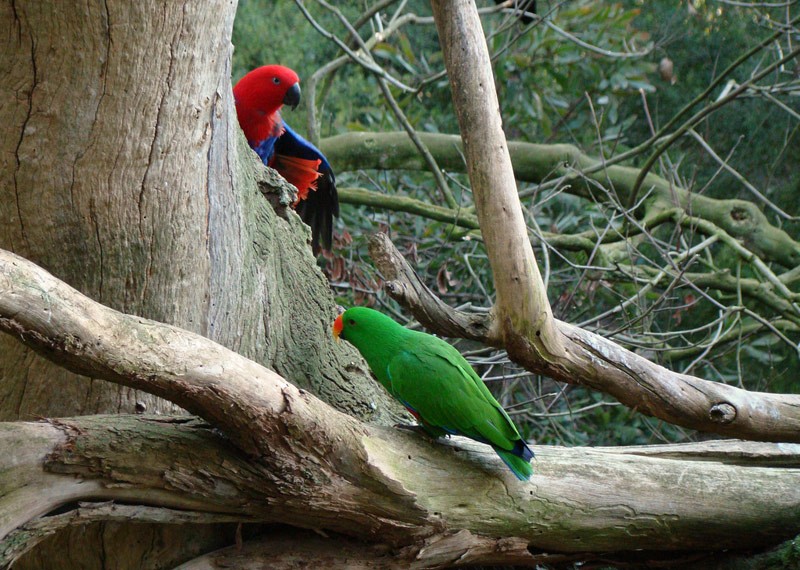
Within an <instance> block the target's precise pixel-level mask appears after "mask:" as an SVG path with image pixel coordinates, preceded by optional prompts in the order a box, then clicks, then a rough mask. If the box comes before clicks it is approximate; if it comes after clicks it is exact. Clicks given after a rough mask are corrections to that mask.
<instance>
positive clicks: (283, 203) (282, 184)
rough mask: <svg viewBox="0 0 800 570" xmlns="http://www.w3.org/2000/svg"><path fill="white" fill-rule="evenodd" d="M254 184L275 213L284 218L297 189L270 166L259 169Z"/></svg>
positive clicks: (295, 197) (292, 202)
mask: <svg viewBox="0 0 800 570" xmlns="http://www.w3.org/2000/svg"><path fill="white" fill-rule="evenodd" d="M256 184H257V185H258V190H259V192H261V195H262V196H264V198H266V199H267V202H269V203H270V205H271V206H272V209H273V210H275V213H276V214H278V216H279V217H281V218H286V215H287V211H288V209H289V208H290V207H291V205H292V204H294V201H295V200H296V199H297V189H296V188H295V187H294V186H292V185H291V184H289V183H288V182H286V180H284V179H283V177H281V176H280V175H279V174H278V173H277V172H276V171H275V170H273V169H271V168H262V169H260V170H259V174H258V178H257V180H256Z"/></svg>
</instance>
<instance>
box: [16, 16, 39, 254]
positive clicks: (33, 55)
mask: <svg viewBox="0 0 800 570" xmlns="http://www.w3.org/2000/svg"><path fill="white" fill-rule="evenodd" d="M12 8H13V11H14V18H15V20H16V21H17V22H19V37H20V38H22V21H21V20H20V19H19V18H18V16H17V10H16V5H14V4H13V3H12ZM29 35H30V39H31V69H32V71H33V84H32V85H31V90H30V92H29V93H28V97H27V99H28V111H27V113H26V114H25V120H24V121H23V123H22V127H21V128H20V133H19V140H18V141H17V147H16V149H14V160H15V161H16V167H15V168H14V199H15V201H16V206H17V217H18V219H19V228H20V235H21V236H22V241H23V242H25V250H26V251H30V242H29V241H28V236H27V235H26V232H25V222H24V219H23V215H22V204H21V203H20V197H19V184H18V183H17V175H18V174H19V170H20V168H21V167H22V161H21V160H20V158H19V153H20V149H21V148H22V142H23V141H24V140H25V130H26V129H27V127H28V121H30V119H31V116H32V115H33V93H34V91H35V90H36V85H37V83H38V79H39V78H38V72H37V69H36V40H35V38H34V35H33V30H30V32H29Z"/></svg>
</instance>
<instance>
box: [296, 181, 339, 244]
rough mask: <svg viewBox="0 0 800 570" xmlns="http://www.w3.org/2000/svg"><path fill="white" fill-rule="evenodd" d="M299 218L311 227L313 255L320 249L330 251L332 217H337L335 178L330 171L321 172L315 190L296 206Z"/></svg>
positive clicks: (337, 199)
mask: <svg viewBox="0 0 800 570" xmlns="http://www.w3.org/2000/svg"><path fill="white" fill-rule="evenodd" d="M297 213H298V214H300V218H301V219H302V220H303V221H304V222H305V223H306V224H308V225H309V226H311V247H312V249H313V251H314V255H317V254H319V252H320V250H321V249H326V250H330V249H331V247H332V245H333V217H334V216H336V217H338V216H339V194H338V192H337V191H336V178H335V177H334V175H333V172H332V171H330V170H327V171H325V170H323V173H322V175H321V176H320V177H319V178H318V179H317V189H316V190H311V191H310V192H309V193H308V197H307V198H306V199H305V200H303V201H302V202H300V203H299V204H298V205H297Z"/></svg>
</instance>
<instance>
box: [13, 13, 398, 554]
mask: <svg viewBox="0 0 800 570" xmlns="http://www.w3.org/2000/svg"><path fill="white" fill-rule="evenodd" d="M235 10H236V3H235V2H228V1H223V0H216V1H213V2H199V3H198V2H169V3H166V4H165V3H163V2H161V3H160V2H154V1H145V2H133V3H131V2H124V1H119V0H109V1H106V2H95V1H90V2H88V3H83V4H79V3H72V2H70V3H62V2H39V1H34V2H28V1H24V0H23V1H15V2H10V3H4V4H3V5H2V6H0V24H2V27H3V28H4V29H5V30H6V34H5V35H4V40H3V45H2V49H0V69H3V76H2V78H0V134H2V136H0V247H3V248H6V249H9V250H12V251H15V252H17V253H19V254H22V255H24V256H25V257H27V258H30V259H33V260H36V262H38V263H40V264H41V265H42V266H44V267H47V268H48V269H49V270H50V271H52V272H53V273H54V274H56V275H58V276H59V277H61V278H62V279H64V280H66V281H67V282H69V283H70V284H72V285H73V286H74V287H76V288H78V289H80V290H81V291H83V292H85V293H88V294H90V295H91V296H92V297H94V298H96V299H100V300H102V301H103V303H105V304H107V305H108V306H111V307H114V308H117V309H121V310H124V311H127V312H129V313H131V314H136V315H141V316H146V317H151V318H157V319H159V320H162V321H165V322H169V323H173V324H179V325H180V326H182V327H184V328H186V329H189V330H192V331H194V332H197V333H200V334H203V335H206V336H208V337H210V338H213V339H215V340H217V341H218V342H220V343H222V344H224V345H225V346H227V347H229V348H231V349H234V350H237V351H239V352H241V353H243V354H246V355H248V356H250V357H251V358H254V359H257V360H258V361H259V362H261V363H265V364H268V365H269V366H271V367H273V368H274V369H276V370H279V371H280V372H281V373H282V374H283V375H284V376H285V377H287V378H289V379H290V380H291V381H292V382H294V383H296V384H297V385H299V386H304V387H306V388H308V389H310V390H313V391H315V392H316V393H318V394H320V395H321V396H323V397H325V398H326V399H327V400H328V401H330V402H332V403H334V404H335V405H337V406H339V407H340V408H341V409H347V410H349V411H350V412H351V413H353V414H356V415H358V416H360V417H365V418H366V417H369V418H371V419H373V420H375V421H379V422H393V421H395V415H394V413H393V411H392V410H393V408H392V406H393V404H392V403H390V402H389V400H388V399H385V397H384V394H383V393H382V392H381V391H380V390H379V389H378V388H377V387H376V386H375V384H374V383H373V382H372V380H371V378H370V377H369V375H368V374H367V372H366V369H365V368H364V367H363V365H361V364H360V361H359V360H358V359H357V358H356V353H355V351H353V350H352V349H351V348H350V347H348V346H346V345H344V344H340V345H334V344H333V343H332V340H331V338H330V334H329V326H328V324H329V322H330V319H331V318H332V316H333V315H335V313H336V307H335V304H334V302H333V300H332V297H331V295H330V292H329V289H328V285H327V283H326V281H325V279H324V277H323V276H322V274H321V273H320V271H319V270H318V269H317V268H316V266H315V264H314V261H313V259H312V258H311V254H310V247H308V246H307V243H306V242H307V241H308V237H309V234H308V232H307V230H306V228H305V227H304V226H303V225H302V224H301V223H300V222H299V220H298V218H297V217H296V216H295V215H294V214H293V213H292V212H291V211H290V210H289V209H288V208H287V205H288V204H289V203H290V201H291V195H292V193H293V189H292V188H291V187H289V186H288V185H286V184H285V182H283V181H282V179H279V178H278V177H277V176H275V175H274V174H273V173H270V172H267V171H265V170H264V169H263V167H262V166H261V165H260V162H258V160H257V159H256V157H255V155H254V154H253V153H252V152H251V151H250V150H249V149H248V148H247V145H246V143H245V142H244V139H243V137H242V136H241V134H240V133H239V129H238V126H237V125H236V121H235V116H236V115H235V112H234V111H233V105H232V98H231V88H230V56H231V50H232V47H231V45H230V36H231V27H232V23H233V17H234V13H235ZM232 117H233V118H234V119H233V120H231V118H232ZM260 190H261V191H260ZM262 191H263V192H264V194H262ZM265 195H266V196H267V197H268V198H269V199H270V201H271V202H272V203H273V204H274V206H271V205H270V204H269V203H267V200H265V199H264V197H265ZM298 283H302V286H298ZM289 292H290V293H289ZM143 409H144V410H147V411H148V412H161V413H178V412H180V409H179V407H177V406H176V405H175V404H174V403H172V402H169V401H166V400H163V399H160V398H157V397H155V396H153V395H151V394H149V393H147V392H144V391H141V390H135V389H133V388H131V387H129V386H124V385H120V384H113V383H108V382H104V381H100V380H98V379H97V378H96V377H92V376H91V375H90V376H81V375H78V376H76V375H75V374H74V373H73V372H67V371H66V369H64V368H63V367H61V366H58V365H54V364H52V363H51V362H50V361H48V360H46V359H44V358H42V357H40V356H39V355H37V354H36V353H35V352H34V351H32V350H31V349H30V348H28V347H25V346H24V345H22V344H20V343H19V342H17V340H15V339H14V338H13V337H11V336H8V335H0V419H3V420H13V419H20V418H38V417H43V416H45V417H58V416H65V415H74V414H89V413H97V412H133V411H134V410H143ZM203 528H204V529H205V530H203V531H197V532H189V533H187V532H186V530H187V529H186V527H183V528H178V527H175V526H162V525H157V524H137V525H132V526H125V525H124V524H123V523H118V522H111V523H107V524H105V523H104V524H97V525H92V526H89V527H85V526H81V525H76V526H70V527H67V528H66V529H65V530H64V531H62V532H61V533H59V534H57V535H56V536H54V537H52V538H51V539H49V540H48V541H47V542H46V544H43V546H46V549H45V550H41V551H40V552H37V553H36V554H35V555H33V554H32V555H31V556H34V558H31V559H30V560H32V561H31V562H30V564H29V566H25V568H37V567H42V566H43V565H47V564H43V563H42V561H46V560H49V561H52V560H55V559H58V560H59V561H60V563H61V567H63V568H69V567H81V568H89V567H92V565H93V564H94V565H95V567H97V566H98V565H102V564H103V563H104V562H103V558H102V557H103V553H106V552H108V553H109V556H110V555H111V553H115V554H120V555H121V554H122V553H125V556H127V559H122V558H120V557H117V558H116V565H117V566H116V567H118V568H125V567H127V568H140V567H145V566H147V565H149V564H151V563H152V562H153V560H154V558H158V556H157V553H158V552H161V551H163V550H162V549H169V550H170V553H171V554H170V555H171V556H175V555H179V549H178V548H177V547H178V545H179V544H183V545H185V547H186V552H187V553H189V554H191V555H195V554H197V553H198V552H201V551H205V550H207V549H209V548H218V547H220V546H221V545H222V544H221V543H220V542H219V540H218V538H216V535H218V534H220V535H225V533H228V531H227V530H226V528H227V527H222V528H220V529H218V532H217V531H215V530H214V529H217V526H216V525H207V526H205V527H203ZM181 533H184V537H183V540H182V541H181V539H180V535H181ZM228 534H230V533H228ZM203 537H205V538H207V539H208V545H207V546H206V547H204V548H203V547H201V546H200V545H201V543H202V542H203V540H201V539H202V538H203ZM71 544H83V545H85V550H86V551H90V552H92V553H95V556H94V558H92V559H91V560H89V559H85V560H84V559H81V557H80V554H79V552H78V551H70V554H64V551H65V545H71ZM198 549H199V550H198ZM37 557H38V558H37ZM165 559H166V558H165ZM145 561H147V563H145Z"/></svg>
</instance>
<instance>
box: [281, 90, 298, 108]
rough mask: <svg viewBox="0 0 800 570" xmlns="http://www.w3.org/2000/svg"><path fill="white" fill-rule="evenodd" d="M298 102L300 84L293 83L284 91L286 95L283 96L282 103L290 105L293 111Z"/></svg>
mask: <svg viewBox="0 0 800 570" xmlns="http://www.w3.org/2000/svg"><path fill="white" fill-rule="evenodd" d="M298 103H300V84H299V83H295V84H294V85H292V86H291V87H290V88H289V90H288V91H287V92H286V95H285V96H284V98H283V104H284V105H286V106H288V107H291V108H292V111H294V109H295V107H297V105H298Z"/></svg>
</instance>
